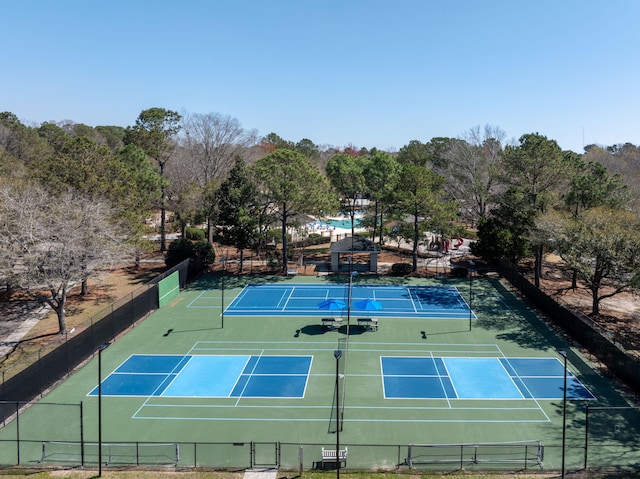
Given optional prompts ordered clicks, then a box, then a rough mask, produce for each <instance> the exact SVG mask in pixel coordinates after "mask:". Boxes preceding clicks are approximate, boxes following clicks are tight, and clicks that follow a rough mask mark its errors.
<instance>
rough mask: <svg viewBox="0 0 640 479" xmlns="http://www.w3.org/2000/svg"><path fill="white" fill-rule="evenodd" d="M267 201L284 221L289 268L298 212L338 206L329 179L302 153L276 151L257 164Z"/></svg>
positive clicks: (284, 251) (313, 212) (284, 257)
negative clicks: (291, 227) (292, 223)
mask: <svg viewBox="0 0 640 479" xmlns="http://www.w3.org/2000/svg"><path fill="white" fill-rule="evenodd" d="M253 172H254V174H255V178H256V180H257V181H258V189H259V190H260V191H261V193H262V194H264V195H265V198H266V200H267V201H266V203H268V204H269V205H271V206H272V207H273V208H277V211H278V215H279V217H280V220H281V224H282V269H283V272H284V273H286V271H287V225H288V222H289V220H290V218H291V217H293V216H294V215H296V214H311V215H319V216H322V215H325V214H326V213H327V212H328V211H330V210H332V209H333V208H334V204H335V197H334V196H333V195H332V193H331V191H330V188H329V183H328V181H327V178H326V177H325V176H324V175H322V173H321V172H320V170H319V169H318V168H317V167H316V166H314V165H312V164H311V162H310V161H309V160H308V159H307V158H306V157H305V156H304V155H302V154H301V153H298V152H295V151H291V150H275V151H274V152H273V153H271V154H269V155H267V156H265V157H263V158H261V159H259V160H258V161H257V162H256V164H255V165H254V167H253Z"/></svg>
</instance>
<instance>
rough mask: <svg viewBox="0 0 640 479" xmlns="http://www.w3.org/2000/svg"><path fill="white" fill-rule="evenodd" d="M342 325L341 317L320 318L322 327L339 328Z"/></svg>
mask: <svg viewBox="0 0 640 479" xmlns="http://www.w3.org/2000/svg"><path fill="white" fill-rule="evenodd" d="M340 326H342V318H322V327H323V328H324V329H339V328H340Z"/></svg>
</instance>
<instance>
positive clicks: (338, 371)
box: [333, 349, 342, 479]
mask: <svg viewBox="0 0 640 479" xmlns="http://www.w3.org/2000/svg"><path fill="white" fill-rule="evenodd" d="M333 356H334V357H335V358H336V479H340V428H341V425H340V392H339V387H340V381H339V379H340V358H341V357H342V351H341V350H340V349H336V350H335V351H334V352H333Z"/></svg>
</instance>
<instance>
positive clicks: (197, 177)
mask: <svg viewBox="0 0 640 479" xmlns="http://www.w3.org/2000/svg"><path fill="white" fill-rule="evenodd" d="M182 131H183V133H184V134H183V136H182V149H181V150H182V151H181V152H180V155H181V159H182V161H180V167H179V168H174V171H173V172H172V175H174V176H175V180H178V179H179V178H180V176H183V175H184V173H185V172H188V176H189V177H190V179H191V180H192V181H193V182H195V183H196V184H197V185H198V186H199V188H200V190H201V192H202V197H201V200H202V210H203V211H204V212H205V215H206V217H207V220H208V222H209V228H208V229H209V234H208V237H209V241H212V239H213V229H212V227H211V219H212V216H213V214H214V211H215V207H214V205H213V204H211V201H212V200H213V198H215V192H216V191H217V189H218V188H219V186H220V184H221V183H222V181H223V180H224V179H225V178H226V176H227V175H228V173H229V171H230V170H231V168H232V167H233V165H234V163H235V160H236V158H237V157H238V156H242V154H243V153H244V152H245V151H246V150H247V149H248V148H249V147H250V146H253V145H254V144H255V143H256V140H257V133H256V132H255V131H254V130H250V131H247V130H245V129H244V128H242V125H241V124H240V121H238V120H237V119H236V118H233V117H231V116H228V115H222V114H220V113H206V114H202V113H194V114H191V115H186V114H185V115H184V120H183V125H182ZM179 170H182V172H180V171H179ZM173 181H174V180H172V182H173ZM176 182H177V181H176ZM181 183H182V184H184V183H185V182H184V181H182V182H181ZM189 186H191V185H189ZM191 191H192V190H191Z"/></svg>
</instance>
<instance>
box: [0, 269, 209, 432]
mask: <svg viewBox="0 0 640 479" xmlns="http://www.w3.org/2000/svg"><path fill="white" fill-rule="evenodd" d="M191 263H192V261H191V260H189V259H187V260H185V261H183V262H181V263H180V264H178V265H176V266H174V267H173V268H171V269H169V270H168V271H166V272H164V273H162V274H161V275H159V276H158V277H156V278H154V279H153V280H151V281H149V282H148V283H146V284H145V285H143V286H141V287H139V288H138V289H136V290H135V291H133V292H132V293H130V294H128V295H126V296H124V297H123V298H120V299H118V300H117V301H115V302H113V303H112V304H110V305H109V306H107V307H106V308H104V309H103V310H102V311H100V312H99V313H97V314H96V315H94V316H92V317H91V318H89V319H88V321H87V323H86V324H84V325H78V326H77V327H76V328H75V329H76V331H75V332H74V333H73V334H71V333H67V334H64V335H60V337H59V338H58V339H57V341H56V342H55V344H53V345H52V346H50V347H48V348H47V349H42V350H39V351H38V352H37V353H36V355H35V356H34V357H28V358H25V359H24V360H22V361H21V362H20V363H19V364H16V365H15V366H12V368H14V369H15V370H16V371H17V372H14V371H12V370H11V369H10V368H5V369H3V370H2V378H1V379H2V383H1V384H0V426H4V425H5V424H6V423H7V421H8V420H9V419H11V418H12V417H13V416H14V415H15V414H16V411H15V407H14V406H15V404H21V405H26V404H29V402H30V401H32V400H34V399H37V398H39V397H42V396H43V394H44V392H45V391H46V390H47V389H48V388H50V387H51V386H53V385H54V384H56V383H57V382H58V381H60V380H62V379H64V378H66V377H68V376H69V374H71V372H72V371H73V370H74V369H75V368H76V367H78V366H79V365H81V364H82V363H83V362H84V361H86V360H87V359H89V358H91V357H92V356H94V355H95V354H96V352H97V350H98V348H99V347H100V345H101V344H104V343H107V342H110V341H113V340H114V339H115V338H116V337H117V336H118V335H119V334H120V333H122V332H123V331H125V330H126V329H127V328H129V327H131V326H133V325H134V324H135V323H136V322H138V321H140V320H141V319H143V318H145V317H147V316H148V314H149V313H151V312H152V311H154V310H156V309H158V282H160V281H161V280H163V279H165V278H167V277H168V276H169V275H171V274H173V273H174V272H177V273H178V275H179V284H180V287H181V288H183V287H185V286H186V284H187V283H188V281H190V280H191V279H192V278H193V275H194V274H197V273H198V272H196V271H193V270H192V269H191Z"/></svg>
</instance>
